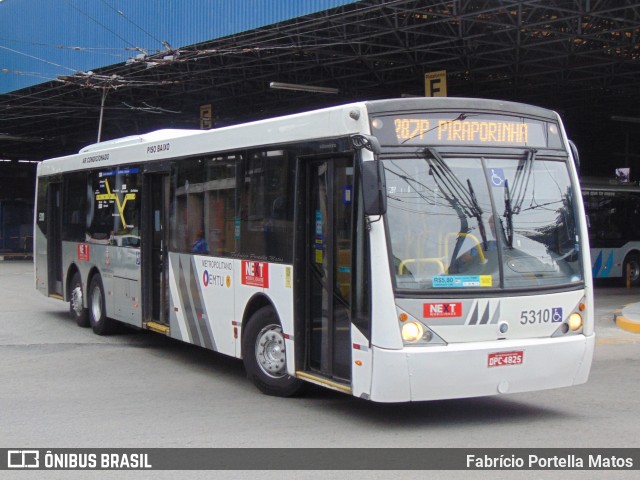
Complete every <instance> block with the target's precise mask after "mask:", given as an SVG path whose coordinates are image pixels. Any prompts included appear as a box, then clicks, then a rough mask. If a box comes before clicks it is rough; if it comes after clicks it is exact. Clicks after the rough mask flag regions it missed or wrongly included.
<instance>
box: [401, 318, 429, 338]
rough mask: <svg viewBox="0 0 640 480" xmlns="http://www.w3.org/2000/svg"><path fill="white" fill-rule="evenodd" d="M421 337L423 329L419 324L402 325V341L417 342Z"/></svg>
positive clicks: (408, 323) (407, 323)
mask: <svg viewBox="0 0 640 480" xmlns="http://www.w3.org/2000/svg"><path fill="white" fill-rule="evenodd" d="M423 335H424V327H423V326H422V324H421V323H420V322H406V323H404V324H403V325H402V339H403V340H404V341H405V342H408V343H414V342H417V341H418V340H420V339H421V338H422V336H423Z"/></svg>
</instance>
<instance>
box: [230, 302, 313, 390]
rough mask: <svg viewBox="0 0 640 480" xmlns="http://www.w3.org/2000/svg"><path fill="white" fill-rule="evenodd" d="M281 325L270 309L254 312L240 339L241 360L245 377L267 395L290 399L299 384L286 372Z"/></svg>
mask: <svg viewBox="0 0 640 480" xmlns="http://www.w3.org/2000/svg"><path fill="white" fill-rule="evenodd" d="M286 354H287V352H286V349H285V341H284V334H283V333H282V325H281V324H280V321H279V319H278V316H277V314H276V312H275V311H274V310H273V308H271V307H263V308H261V309H260V310H258V311H257V312H256V313H254V314H253V315H252V316H251V318H250V319H249V322H248V323H247V326H246V327H245V331H244V334H243V336H242V357H243V361H244V366H245V369H246V370H247V376H248V377H249V378H250V379H251V380H252V381H253V383H254V384H255V385H256V387H258V389H259V390H260V391H261V392H262V393H265V394H267V395H273V396H277V397H290V396H292V395H295V394H296V393H298V391H299V390H300V388H301V387H302V381H301V380H299V379H297V378H295V377H292V376H291V375H289V374H288V373H287V361H286Z"/></svg>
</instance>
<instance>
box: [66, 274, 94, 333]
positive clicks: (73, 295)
mask: <svg viewBox="0 0 640 480" xmlns="http://www.w3.org/2000/svg"><path fill="white" fill-rule="evenodd" d="M85 290H86V289H85V288H83V287H82V275H81V274H80V270H79V269H78V267H77V265H76V264H75V263H72V264H71V265H70V266H69V270H68V272H67V288H66V292H67V301H68V302H69V315H70V316H71V318H73V319H74V320H75V321H76V324H77V325H78V326H79V327H85V328H86V327H88V326H89V311H88V309H87V308H86V307H85V304H86V302H85V300H86V299H85Z"/></svg>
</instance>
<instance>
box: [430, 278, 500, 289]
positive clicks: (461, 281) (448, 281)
mask: <svg viewBox="0 0 640 480" xmlns="http://www.w3.org/2000/svg"><path fill="white" fill-rule="evenodd" d="M431 285H432V286H433V288H468V287H491V286H493V277H492V276H491V275H440V276H437V277H433V280H432V283H431Z"/></svg>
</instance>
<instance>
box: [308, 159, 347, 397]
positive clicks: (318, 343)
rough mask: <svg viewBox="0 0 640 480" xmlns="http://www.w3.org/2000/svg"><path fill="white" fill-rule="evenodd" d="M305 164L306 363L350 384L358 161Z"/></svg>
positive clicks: (325, 375)
mask: <svg viewBox="0 0 640 480" xmlns="http://www.w3.org/2000/svg"><path fill="white" fill-rule="evenodd" d="M304 165H305V166H306V168H305V169H304V170H305V171H306V175H305V181H306V185H305V186H306V188H304V190H303V192H306V194H305V193H303V195H305V203H306V209H305V213H306V219H307V221H306V225H307V226H306V227H305V228H306V230H307V231H306V235H305V239H306V242H305V243H306V245H305V255H304V258H305V268H304V270H303V271H306V279H305V280H306V281H305V285H306V288H305V290H306V295H305V297H306V301H305V310H306V312H305V315H304V317H305V319H306V325H305V330H306V331H307V332H308V335H307V348H306V349H305V350H306V355H305V356H306V359H305V365H306V368H307V370H308V371H309V373H311V374H314V375H318V376H321V377H323V378H326V379H329V380H331V381H335V382H339V383H342V384H350V382H351V311H352V308H351V279H352V275H351V251H352V230H353V226H352V223H353V221H352V195H353V171H354V168H353V158H352V157H344V158H331V159H323V160H317V159H314V160H311V161H310V162H308V163H307V162H305V163H304Z"/></svg>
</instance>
